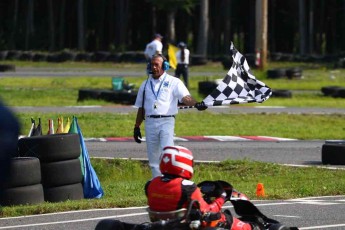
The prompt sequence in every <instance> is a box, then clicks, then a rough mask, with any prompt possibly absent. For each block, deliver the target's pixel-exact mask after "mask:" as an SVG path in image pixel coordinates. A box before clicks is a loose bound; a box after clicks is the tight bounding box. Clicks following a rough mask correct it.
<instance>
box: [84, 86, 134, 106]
mask: <svg viewBox="0 0 345 230" xmlns="http://www.w3.org/2000/svg"><path fill="white" fill-rule="evenodd" d="M137 94H138V92H137V91H132V90H121V91H114V90H107V89H80V90H79V93H78V101H83V100H87V99H95V100H105V101H110V102H114V103H119V104H128V105H133V104H134V103H135V99H136V98H137Z"/></svg>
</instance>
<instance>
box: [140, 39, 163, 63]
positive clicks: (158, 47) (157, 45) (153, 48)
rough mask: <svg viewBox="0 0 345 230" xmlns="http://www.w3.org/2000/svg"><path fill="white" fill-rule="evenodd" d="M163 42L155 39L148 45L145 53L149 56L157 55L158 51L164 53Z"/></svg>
mask: <svg viewBox="0 0 345 230" xmlns="http://www.w3.org/2000/svg"><path fill="white" fill-rule="evenodd" d="M162 50H163V44H162V42H161V41H158V40H157V39H154V40H153V41H152V42H150V43H149V44H147V45H146V48H145V51H144V54H145V56H146V57H147V58H150V59H151V57H152V56H153V55H155V54H156V53H160V54H161V53H162Z"/></svg>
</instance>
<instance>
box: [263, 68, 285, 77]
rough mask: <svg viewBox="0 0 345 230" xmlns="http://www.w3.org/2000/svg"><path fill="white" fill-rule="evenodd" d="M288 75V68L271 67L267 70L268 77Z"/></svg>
mask: <svg viewBox="0 0 345 230" xmlns="http://www.w3.org/2000/svg"><path fill="white" fill-rule="evenodd" d="M284 77H286V69H269V70H267V78H269V79H278V78H284Z"/></svg>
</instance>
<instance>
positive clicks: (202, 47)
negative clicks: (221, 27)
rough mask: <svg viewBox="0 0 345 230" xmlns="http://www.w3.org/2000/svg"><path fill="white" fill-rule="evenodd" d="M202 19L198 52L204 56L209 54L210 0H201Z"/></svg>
mask: <svg viewBox="0 0 345 230" xmlns="http://www.w3.org/2000/svg"><path fill="white" fill-rule="evenodd" d="M200 2H201V4H200V21H199V36H198V41H197V42H198V45H197V49H196V53H197V54H200V55H202V56H204V57H206V56H207V41H208V27H209V24H208V21H209V18H208V0H201V1H200Z"/></svg>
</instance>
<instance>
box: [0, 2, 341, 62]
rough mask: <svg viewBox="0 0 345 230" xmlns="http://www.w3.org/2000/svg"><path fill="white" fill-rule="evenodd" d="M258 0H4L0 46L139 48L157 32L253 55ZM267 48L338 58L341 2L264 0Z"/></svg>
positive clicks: (221, 51)
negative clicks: (233, 46)
mask: <svg viewBox="0 0 345 230" xmlns="http://www.w3.org/2000/svg"><path fill="white" fill-rule="evenodd" d="M256 1H260V0H97V1H96V0H26V1H22V0H1V1H0V50H39V51H48V52H55V51H61V50H78V51H85V52H95V51H110V52H114V53H115V52H123V51H142V50H144V48H145V45H146V43H148V42H149V41H150V40H151V39H152V35H153V34H154V33H160V34H162V35H163V36H164V39H163V43H164V48H165V49H166V48H167V44H168V43H173V44H176V43H177V42H179V41H184V42H186V43H187V44H188V47H189V49H190V50H191V52H192V53H194V54H200V55H204V56H209V57H213V56H221V55H227V54H228V50H229V46H230V42H231V41H233V42H234V43H235V45H236V47H237V48H238V49H239V50H241V51H242V52H244V53H254V52H255V51H256V48H257V47H255V33H256V27H255V23H256V21H257V15H256V8H255V7H256ZM267 21H268V34H267V39H268V52H270V53H277V52H281V53H294V54H299V55H341V54H343V53H344V51H345V42H344V41H345V0H289V1H281V0H268V18H267Z"/></svg>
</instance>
